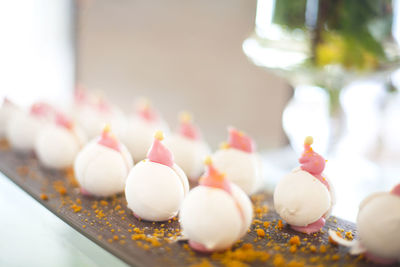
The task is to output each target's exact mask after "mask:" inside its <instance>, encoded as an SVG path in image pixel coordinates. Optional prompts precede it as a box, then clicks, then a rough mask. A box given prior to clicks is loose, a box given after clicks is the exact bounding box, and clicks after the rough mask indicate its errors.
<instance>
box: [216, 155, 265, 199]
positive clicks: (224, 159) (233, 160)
mask: <svg viewBox="0 0 400 267" xmlns="http://www.w3.org/2000/svg"><path fill="white" fill-rule="evenodd" d="M212 160H213V163H214V165H215V167H216V168H217V169H218V170H219V171H221V172H223V173H225V174H226V178H227V179H228V180H229V181H231V182H233V183H235V184H236V185H238V186H239V187H240V188H241V189H243V191H244V192H246V194H248V195H250V194H253V193H255V192H256V191H257V190H259V189H260V185H261V184H262V170H261V161H260V158H259V156H258V155H257V154H255V153H247V152H244V151H240V150H238V149H233V148H229V149H220V150H218V151H217V152H215V154H214V155H213V156H212Z"/></svg>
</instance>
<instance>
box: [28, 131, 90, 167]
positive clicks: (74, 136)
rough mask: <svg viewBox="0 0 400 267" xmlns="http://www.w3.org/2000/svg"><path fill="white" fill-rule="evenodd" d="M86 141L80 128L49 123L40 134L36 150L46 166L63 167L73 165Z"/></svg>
mask: <svg viewBox="0 0 400 267" xmlns="http://www.w3.org/2000/svg"><path fill="white" fill-rule="evenodd" d="M85 141H86V139H85V138H84V135H83V133H82V130H80V129H77V128H75V129H72V130H68V129H65V128H63V127H60V126H57V125H54V124H47V125H46V126H45V127H44V128H43V129H42V130H41V131H40V132H39V134H38V137H37V139H36V143H35V152H36V155H37V156H38V158H39V161H40V162H41V163H42V164H43V165H44V166H46V167H48V168H55V169H62V168H66V167H69V166H72V164H73V163H74V160H75V157H76V155H77V154H78V152H79V150H80V149H81V147H82V146H83V144H84V143H85Z"/></svg>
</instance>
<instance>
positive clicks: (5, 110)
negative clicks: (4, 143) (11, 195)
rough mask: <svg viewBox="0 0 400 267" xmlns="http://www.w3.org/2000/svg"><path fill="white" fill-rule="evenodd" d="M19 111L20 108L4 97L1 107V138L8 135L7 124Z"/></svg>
mask: <svg viewBox="0 0 400 267" xmlns="http://www.w3.org/2000/svg"><path fill="white" fill-rule="evenodd" d="M19 111H20V109H19V108H18V107H17V106H16V105H15V104H14V103H12V102H11V101H10V100H8V99H7V98H4V101H3V104H2V105H1V107H0V139H3V138H5V137H6V129H7V125H8V123H9V122H10V120H11V119H12V117H13V116H14V115H15V114H17V113H18V112H19Z"/></svg>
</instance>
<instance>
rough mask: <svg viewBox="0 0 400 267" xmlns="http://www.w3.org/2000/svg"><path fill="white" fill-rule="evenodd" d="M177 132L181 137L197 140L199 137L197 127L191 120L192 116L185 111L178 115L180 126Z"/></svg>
mask: <svg viewBox="0 0 400 267" xmlns="http://www.w3.org/2000/svg"><path fill="white" fill-rule="evenodd" d="M178 132H179V134H180V135H182V136H183V137H186V138H188V139H192V140H199V139H200V137H201V135H200V131H199V129H198V128H197V127H196V125H194V124H193V122H192V116H191V115H190V114H189V113H187V112H183V113H182V114H181V116H180V126H179V131H178Z"/></svg>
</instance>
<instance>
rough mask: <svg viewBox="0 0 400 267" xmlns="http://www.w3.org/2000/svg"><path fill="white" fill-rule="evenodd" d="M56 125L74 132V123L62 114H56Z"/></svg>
mask: <svg viewBox="0 0 400 267" xmlns="http://www.w3.org/2000/svg"><path fill="white" fill-rule="evenodd" d="M56 124H57V125H59V126H61V127H64V128H66V129H68V130H72V128H73V127H74V123H73V122H72V120H71V119H69V118H68V117H67V116H65V115H64V114H63V113H61V112H57V113H56Z"/></svg>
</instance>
